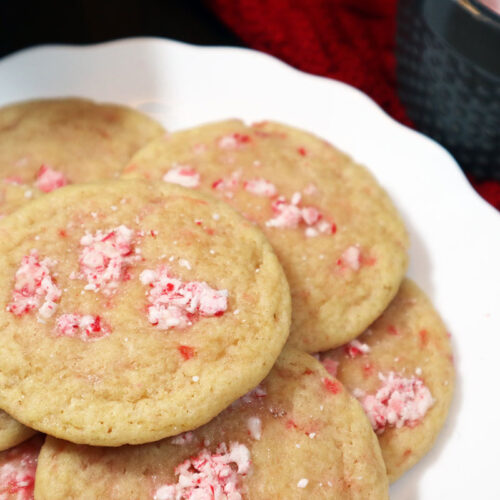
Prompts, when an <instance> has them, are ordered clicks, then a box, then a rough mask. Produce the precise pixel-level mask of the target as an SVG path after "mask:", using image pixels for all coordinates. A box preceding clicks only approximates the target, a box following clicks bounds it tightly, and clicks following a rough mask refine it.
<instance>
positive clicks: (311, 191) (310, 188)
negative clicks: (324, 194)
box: [303, 182, 319, 196]
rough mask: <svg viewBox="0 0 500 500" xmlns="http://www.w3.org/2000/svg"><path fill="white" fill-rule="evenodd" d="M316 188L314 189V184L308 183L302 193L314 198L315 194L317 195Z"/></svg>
mask: <svg viewBox="0 0 500 500" xmlns="http://www.w3.org/2000/svg"><path fill="white" fill-rule="evenodd" d="M318 192H319V191H318V188H317V187H316V184H313V183H312V182H311V183H309V184H308V185H307V186H306V187H305V188H304V189H303V193H304V194H306V195H308V196H314V195H315V194H318Z"/></svg>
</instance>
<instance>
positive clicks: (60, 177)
mask: <svg viewBox="0 0 500 500" xmlns="http://www.w3.org/2000/svg"><path fill="white" fill-rule="evenodd" d="M66 184H68V179H66V176H65V175H64V174H63V173H61V172H58V171H57V170H54V169H52V168H50V167H48V166H47V165H42V166H41V167H40V170H39V171H38V174H37V176H36V181H35V186H36V187H37V188H38V189H39V190H40V191H43V192H44V193H50V192H51V191H54V189H58V188H60V187H63V186H66Z"/></svg>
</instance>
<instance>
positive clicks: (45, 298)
mask: <svg viewBox="0 0 500 500" xmlns="http://www.w3.org/2000/svg"><path fill="white" fill-rule="evenodd" d="M55 264H56V261H54V260H52V259H49V258H45V259H43V260H40V257H39V255H38V251H37V250H32V251H31V252H30V254H29V255H25V256H24V257H23V258H22V260H21V265H20V266H19V269H18V270H17V271H16V275H15V282H14V290H13V291H12V301H11V302H10V303H9V304H8V305H7V311H9V312H11V313H12V314H14V315H15V316H22V315H23V314H26V313H29V312H30V311H33V310H34V309H37V310H38V315H39V317H40V318H50V317H51V316H52V315H53V314H54V312H55V311H56V309H57V302H58V300H59V299H60V298H61V294H62V292H61V290H60V289H59V288H58V287H57V285H56V284H55V283H54V280H53V278H52V276H51V273H50V268H51V267H53V266H54V265H55Z"/></svg>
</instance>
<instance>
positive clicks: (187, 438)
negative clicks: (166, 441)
mask: <svg viewBox="0 0 500 500" xmlns="http://www.w3.org/2000/svg"><path fill="white" fill-rule="evenodd" d="M194 441H195V435H194V432H192V431H188V432H183V433H182V434H178V435H177V436H174V437H173V438H172V439H171V440H170V442H171V443H172V444H175V445H176V446H184V445H185V444H191V443H194Z"/></svg>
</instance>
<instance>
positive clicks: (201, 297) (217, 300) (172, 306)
mask: <svg viewBox="0 0 500 500" xmlns="http://www.w3.org/2000/svg"><path fill="white" fill-rule="evenodd" d="M140 280H141V283H142V284H143V285H149V286H150V290H149V292H148V301H149V303H150V304H151V305H150V306H149V307H148V319H149V322H150V323H151V324H152V325H155V326H157V327H158V328H159V329H160V330H168V329H169V328H173V327H178V328H185V327H187V326H189V325H191V324H192V322H193V320H194V319H195V316H196V315H200V316H204V317H210V316H222V314H224V312H225V311H226V310H227V296H228V291H227V290H216V289H214V288H211V287H210V286H209V285H208V284H207V283H205V282H204V281H189V282H186V283H184V282H183V281H181V280H180V279H178V278H175V277H173V276H172V275H171V274H170V272H169V270H168V268H167V267H166V266H160V267H159V268H158V269H157V270H156V271H153V270H150V269H146V270H145V271H143V272H142V273H141V275H140Z"/></svg>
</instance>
